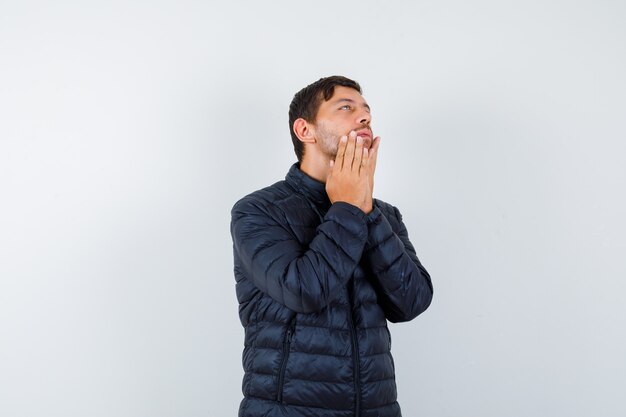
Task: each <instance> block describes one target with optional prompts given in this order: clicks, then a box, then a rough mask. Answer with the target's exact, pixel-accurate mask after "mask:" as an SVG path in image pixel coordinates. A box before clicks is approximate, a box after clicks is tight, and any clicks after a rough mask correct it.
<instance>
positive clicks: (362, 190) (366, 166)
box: [326, 131, 380, 214]
mask: <svg viewBox="0 0 626 417" xmlns="http://www.w3.org/2000/svg"><path fill="white" fill-rule="evenodd" d="M379 141H380V138H379V137H376V138H375V139H374V141H373V142H372V149H371V152H370V151H368V150H367V148H364V147H363V138H361V137H357V135H356V132H354V131H352V132H350V135H349V136H342V137H341V139H340V141H339V147H338V149H337V156H336V158H335V160H334V161H332V160H331V161H330V171H329V172H328V177H327V179H326V193H327V194H328V198H329V199H330V201H331V202H332V203H334V202H336V201H344V202H346V203H350V204H352V205H354V206H357V207H358V208H360V209H361V210H363V211H364V212H365V213H366V214H367V213H369V212H371V211H372V208H373V207H372V190H373V186H374V184H373V179H374V169H375V168H376V157H377V154H378V143H379Z"/></svg>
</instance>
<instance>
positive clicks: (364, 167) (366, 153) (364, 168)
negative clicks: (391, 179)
mask: <svg viewBox="0 0 626 417" xmlns="http://www.w3.org/2000/svg"><path fill="white" fill-rule="evenodd" d="M369 159H370V158H369V151H368V150H367V148H363V157H362V158H361V171H360V172H359V173H363V172H367V171H368V169H369V167H368V165H369Z"/></svg>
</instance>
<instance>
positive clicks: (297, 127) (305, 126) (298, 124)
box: [293, 117, 315, 143]
mask: <svg viewBox="0 0 626 417" xmlns="http://www.w3.org/2000/svg"><path fill="white" fill-rule="evenodd" d="M293 131H294V133H295V134H296V136H297V137H298V139H300V142H303V143H315V128H314V127H313V125H311V123H309V122H307V121H306V120H304V119H303V118H302V117H300V118H298V119H296V120H295V121H294V122H293Z"/></svg>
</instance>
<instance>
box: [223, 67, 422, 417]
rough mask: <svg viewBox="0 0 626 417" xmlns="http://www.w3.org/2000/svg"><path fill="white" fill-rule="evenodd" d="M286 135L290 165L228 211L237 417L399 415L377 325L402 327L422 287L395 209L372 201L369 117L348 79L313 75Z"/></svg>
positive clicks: (417, 306) (416, 307)
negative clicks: (240, 370) (239, 388)
mask: <svg viewBox="0 0 626 417" xmlns="http://www.w3.org/2000/svg"><path fill="white" fill-rule="evenodd" d="M289 126H290V130H291V137H292V141H293V143H294V149H295V152H296V156H297V157H298V162H297V163H295V164H293V165H292V166H291V169H290V170H289V172H288V173H287V176H286V178H285V180H284V181H280V182H277V183H276V184H274V185H271V186H269V187H266V188H263V189H261V190H258V191H256V192H254V193H252V194H250V195H248V196H246V197H244V198H242V199H241V200H239V201H238V202H237V203H236V204H235V206H234V207H233V209H232V213H231V214H232V221H231V233H232V237H233V249H234V257H235V268H234V270H235V279H236V281H237V285H236V289H237V298H238V300H239V316H240V319H241V323H242V325H243V326H244V328H245V343H244V351H243V366H244V371H245V376H244V379H243V394H244V399H243V401H242V402H241V405H240V408H239V416H240V417H262V416H263V417H274V416H282V417H292V416H293V417H296V416H297V417H348V416H350V417H352V416H359V417H374V416H378V417H399V416H400V415H401V413H400V406H399V405H398V403H397V401H396V385H395V376H394V363H393V359H392V357H391V353H390V348H391V338H390V334H389V330H388V329H387V320H389V321H391V322H401V321H408V320H412V319H413V318H415V317H416V316H417V315H419V314H420V313H422V312H423V311H424V310H426V309H427V308H428V306H429V305H430V302H431V299H432V294H433V292H432V291H433V290H432V284H431V280H430V276H429V275H428V272H426V270H425V269H424V267H423V266H422V265H421V263H420V261H419V260H418V258H417V256H416V254H415V249H414V248H413V245H412V244H411V242H410V241H409V237H408V233H407V230H406V228H405V226H404V224H403V222H402V217H401V215H400V212H399V211H398V209H397V208H395V207H394V206H392V205H390V204H388V203H385V202H383V201H381V200H378V199H374V198H372V190H373V187H374V172H375V169H376V158H377V155H378V147H379V144H380V137H374V136H373V134H372V129H371V114H370V108H369V106H368V105H367V103H366V101H365V100H364V98H363V97H362V96H361V87H360V86H359V84H358V83H356V82H355V81H352V80H350V79H348V78H345V77H340V76H333V77H327V78H322V79H320V80H318V81H317V82H315V83H313V84H311V85H309V86H307V87H305V88H304V89H302V90H301V91H299V92H298V93H297V94H296V95H295V96H294V98H293V101H292V102H291V106H290V108H289Z"/></svg>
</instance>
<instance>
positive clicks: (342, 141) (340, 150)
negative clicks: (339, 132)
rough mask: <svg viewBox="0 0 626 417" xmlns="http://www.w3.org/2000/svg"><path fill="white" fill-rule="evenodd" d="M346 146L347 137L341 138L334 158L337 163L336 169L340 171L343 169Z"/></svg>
mask: <svg viewBox="0 0 626 417" xmlns="http://www.w3.org/2000/svg"><path fill="white" fill-rule="evenodd" d="M347 145H348V137H347V136H345V135H344V136H342V137H341V139H339V146H338V147H337V156H336V157H335V161H337V169H338V170H340V171H341V169H342V168H343V156H344V154H345V152H346V146H347Z"/></svg>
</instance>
